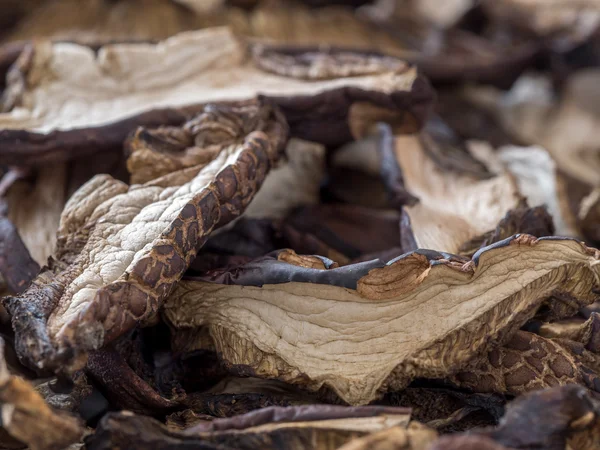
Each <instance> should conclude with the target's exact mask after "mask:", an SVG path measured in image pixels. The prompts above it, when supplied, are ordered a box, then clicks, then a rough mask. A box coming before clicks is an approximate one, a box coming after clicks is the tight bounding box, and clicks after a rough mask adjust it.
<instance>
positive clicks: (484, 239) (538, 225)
mask: <svg viewBox="0 0 600 450" xmlns="http://www.w3.org/2000/svg"><path fill="white" fill-rule="evenodd" d="M520 233H523V234H530V235H532V236H535V237H545V236H554V223H553V221H552V216H551V215H550V214H549V213H548V210H547V208H546V207H544V206H537V207H535V208H529V207H528V206H527V202H522V203H520V204H519V205H518V206H517V207H516V208H515V209H511V210H510V211H508V212H507V213H506V216H504V218H503V219H502V220H501V221H500V222H499V223H498V225H497V226H496V229H495V230H491V231H489V232H488V233H485V234H484V235H482V236H477V237H475V238H473V239H471V240H470V241H468V242H465V243H464V244H463V245H462V246H461V247H460V249H459V253H460V254H463V255H473V254H474V253H475V252H476V251H477V250H479V249H480V248H482V247H486V246H488V245H491V244H494V243H496V242H499V241H502V240H504V239H506V238H508V237H510V236H513V235H515V234H520Z"/></svg>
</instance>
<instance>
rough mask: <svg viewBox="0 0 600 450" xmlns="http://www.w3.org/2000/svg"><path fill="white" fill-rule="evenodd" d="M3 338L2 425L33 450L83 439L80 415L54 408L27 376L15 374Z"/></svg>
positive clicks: (0, 371)
mask: <svg viewBox="0 0 600 450" xmlns="http://www.w3.org/2000/svg"><path fill="white" fill-rule="evenodd" d="M4 346H5V343H4V340H3V339H1V338H0V405H1V406H0V414H1V415H2V428H3V429H4V430H6V431H7V432H8V433H9V434H10V435H11V436H12V437H14V438H15V439H18V440H19V441H21V442H23V443H25V444H27V445H28V446H29V448H31V449H32V450H55V449H61V448H64V447H66V446H68V445H70V444H73V443H76V442H79V440H80V439H81V438H82V437H83V433H84V428H83V423H82V422H81V420H80V419H78V418H76V417H75V416H72V415H70V414H68V413H66V412H64V411H58V410H53V409H52V408H50V407H49V406H48V405H47V404H46V402H44V399H43V398H42V396H41V395H40V394H39V393H38V392H36V391H35V389H34V388H33V386H31V385H30V384H29V383H28V382H27V381H25V380H24V379H23V378H21V377H18V376H15V375H11V374H10V373H9V371H8V367H7V365H6V360H5V359H4Z"/></svg>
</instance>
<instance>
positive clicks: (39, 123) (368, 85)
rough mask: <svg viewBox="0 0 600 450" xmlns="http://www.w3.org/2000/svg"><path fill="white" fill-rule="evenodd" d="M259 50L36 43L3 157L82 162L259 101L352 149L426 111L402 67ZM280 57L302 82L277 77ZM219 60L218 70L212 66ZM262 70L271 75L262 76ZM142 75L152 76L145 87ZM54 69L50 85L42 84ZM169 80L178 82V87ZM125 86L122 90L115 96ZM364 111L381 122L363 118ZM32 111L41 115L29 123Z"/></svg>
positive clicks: (428, 96)
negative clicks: (235, 104) (222, 107)
mask: <svg viewBox="0 0 600 450" xmlns="http://www.w3.org/2000/svg"><path fill="white" fill-rule="evenodd" d="M216 44H218V45H216ZM262 48H263V50H262V51H258V50H256V49H257V47H253V46H252V45H250V44H248V43H247V42H245V41H244V40H242V39H238V38H235V37H234V36H233V34H232V33H231V32H230V31H229V30H228V29H226V28H213V29H207V30H201V31H198V32H194V33H187V34H186V33H184V34H180V35H176V36H174V37H172V38H169V39H167V40H165V41H163V42H160V43H158V44H114V45H107V46H104V47H102V48H101V49H100V50H99V51H98V53H97V54H94V52H93V51H92V49H90V48H88V47H85V46H81V45H75V44H67V43H54V44H51V43H49V42H41V43H39V44H36V45H35V46H34V47H32V50H31V57H30V61H29V62H28V64H23V67H21V68H20V71H19V73H18V75H19V77H17V76H16V75H15V78H16V80H15V82H14V83H13V85H14V86H8V89H11V88H12V89H13V90H14V92H13V98H14V101H13V103H14V104H15V105H16V106H18V107H17V108H16V109H15V110H14V111H12V112H11V113H6V114H2V115H0V142H2V149H3V151H2V158H3V160H4V161H6V162H11V161H14V160H17V158H18V162H19V163H20V164H41V163H43V162H48V161H50V160H57V159H58V160H61V159H63V160H64V159H68V158H72V157H74V156H83V155H84V154H91V153H94V152H97V151H100V150H103V149H107V148H115V147H116V146H118V145H120V144H121V143H122V142H123V140H124V139H125V137H126V136H127V134H128V133H129V132H130V131H131V130H133V129H135V128H136V127H137V126H145V127H156V126H170V125H171V126H172V125H181V124H182V123H183V122H184V121H185V119H186V118H187V117H188V116H189V115H190V114H193V113H194V112H198V111H202V110H203V107H202V105H203V104H204V105H206V104H208V103H211V102H217V101H240V100H246V99H251V98H254V97H255V96H256V95H258V94H262V95H264V96H266V97H268V98H269V99H271V100H272V101H274V102H275V103H277V104H278V106H279V107H280V108H281V110H282V111H283V113H284V115H285V117H286V119H287V121H288V123H289V125H290V128H291V132H292V135H293V136H296V137H299V138H302V139H306V140H309V141H314V142H320V143H323V144H326V145H340V144H342V143H344V142H347V141H348V140H351V139H352V137H353V136H352V133H351V130H350V127H351V123H350V122H356V121H363V120H366V121H367V122H372V121H376V120H377V117H378V116H381V114H384V115H385V114H387V115H389V114H393V115H396V116H397V117H398V118H399V119H398V120H401V121H412V123H414V124H418V123H420V122H422V120H423V118H424V116H425V114H426V113H427V112H428V109H429V106H430V104H431V100H432V93H431V90H430V88H429V86H428V83H427V82H426V81H425V80H424V79H423V78H422V77H421V76H419V75H418V74H417V72H416V69H414V68H413V67H411V66H410V65H409V64H407V63H405V62H403V61H401V60H398V59H394V58H389V57H374V56H369V55H364V54H362V53H360V52H350V51H347V52H332V53H331V52H330V53H329V54H328V56H329V59H328V60H327V62H326V63H323V64H321V59H320V56H319V55H320V53H319V52H318V51H317V50H308V49H307V50H306V51H297V52H295V53H294V52H292V53H280V51H279V50H275V49H269V48H268V47H264V46H263V47H262ZM167 49H168V50H167ZM201 49H202V50H201ZM253 49H254V50H255V51H253ZM281 52H283V50H281ZM279 54H282V55H286V56H285V58H284V59H285V61H288V62H289V61H292V62H293V64H294V65H293V67H298V68H299V69H300V71H301V72H302V73H303V74H304V72H305V71H307V72H306V74H304V75H303V77H302V78H297V77H296V76H295V75H293V74H286V75H282V74H281V71H282V70H283V69H284V66H281V64H280V61H279V60H278V59H277V58H276V57H277V55H279ZM167 55H168V56H167ZM344 55H350V56H351V59H352V61H353V63H352V64H353V67H355V69H354V70H353V74H354V75H355V76H346V74H345V73H344V67H345V66H344V65H343V64H341V60H340V58H341V59H344V57H345V56H344ZM274 58H275V59H274ZM307 58H308V59H307ZM215 60H218V61H219V64H217V65H215V64H212V61H215ZM48 61H52V64H51V65H49V64H47V62H48ZM117 61H119V62H118V63H117ZM389 61H391V62H393V64H391V63H388V62H389ZM265 65H268V67H269V68H268V69H267V70H266V69H263V68H261V67H264V66H265ZM73 67H77V69H78V70H76V71H73ZM148 67H154V68H155V69H156V70H153V71H152V75H151V76H150V78H147V74H145V71H146V70H147V68H148ZM285 67H288V68H289V66H285ZM293 67H292V69H293ZM50 68H51V71H52V76H49V77H48V76H44V73H46V72H48V71H49V70H50ZM157 68H159V69H157ZM13 69H15V68H13ZM15 70H16V69H15ZM286 70H287V69H286ZM174 73H179V75H178V76H177V82H176V83H174V81H173V80H174V79H173V74H174ZM46 74H47V73H46ZM47 75H48V74H47ZM32 77H34V78H35V77H42V78H36V79H38V80H40V81H41V80H44V81H42V82H41V83H33V84H32V83H29V84H26V85H27V88H24V86H25V85H23V84H21V85H19V80H21V81H22V82H24V81H26V80H33V78H32ZM332 77H333V78H332ZM115 79H118V80H119V83H117V84H115V83H116V82H115ZM144 80H145V81H144ZM211 80H212V81H211ZM216 80H227V83H225V84H223V83H221V82H220V81H219V82H217V81H216ZM125 85H127V86H129V87H128V88H127V89H126V91H123V90H122V88H119V87H118V86H125ZM91 86H93V87H94V89H90V87H91ZM74 92H77V98H78V100H77V101H76V102H75V103H73V100H72V99H73V98H74V96H73V95H74ZM92 92H93V95H92V96H90V94H91V93H92ZM67 94H68V95H67ZM117 105H118V106H117ZM370 107H376V108H379V109H381V111H382V112H381V114H375V115H373V112H372V110H369V111H368V113H367V112H363V110H364V108H370ZM361 108H362V109H361ZM34 109H35V110H36V111H42V109H43V110H44V111H45V113H44V114H41V115H40V114H38V113H36V114H34V113H33V110H34ZM309 110H310V111H311V113H310V114H307V113H306V112H307V111H309ZM365 114H366V115H365ZM333 119H335V120H333ZM324 124H327V126H324ZM413 128H414V127H413Z"/></svg>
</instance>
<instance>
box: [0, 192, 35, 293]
mask: <svg viewBox="0 0 600 450" xmlns="http://www.w3.org/2000/svg"><path fill="white" fill-rule="evenodd" d="M7 209H8V208H7V205H6V202H5V201H4V200H3V199H1V198H0V274H1V275H2V278H3V279H4V282H5V283H6V285H7V287H8V289H9V290H10V292H12V293H15V294H18V293H20V292H22V291H23V290H25V288H26V287H27V286H28V285H29V283H31V280H33V279H34V278H35V276H36V275H37V273H38V272H39V271H40V266H39V264H38V263H37V262H36V261H35V260H34V259H33V258H32V257H31V254H30V253H29V250H27V247H26V246H25V243H24V242H23V240H22V239H21V236H20V235H19V231H18V230H17V228H16V227H15V225H14V224H13V223H12V222H11V221H10V219H9V218H8V217H7V213H6V210H7Z"/></svg>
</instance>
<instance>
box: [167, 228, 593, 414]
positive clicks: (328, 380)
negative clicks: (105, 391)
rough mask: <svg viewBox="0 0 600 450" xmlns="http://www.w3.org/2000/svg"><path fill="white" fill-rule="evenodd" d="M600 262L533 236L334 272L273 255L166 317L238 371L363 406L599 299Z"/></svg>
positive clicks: (180, 298) (212, 278) (232, 273)
mask: <svg viewBox="0 0 600 450" xmlns="http://www.w3.org/2000/svg"><path fill="white" fill-rule="evenodd" d="M597 259H598V255H597V253H596V252H595V251H594V250H591V249H589V248H586V247H585V246H583V245H582V244H581V243H579V242H577V241H573V240H561V239H548V238H541V239H539V240H536V239H535V238H533V237H531V236H527V235H522V236H518V237H515V238H509V239H506V240H504V241H501V242H499V243H497V244H494V245H492V246H489V247H485V248H483V249H481V250H480V251H479V252H477V253H476V254H475V256H474V258H473V260H471V261H470V262H466V260H464V259H462V258H457V257H452V256H451V255H447V254H440V253H437V252H432V251H417V252H414V253H408V254H405V255H402V256H400V257H398V258H396V259H394V260H392V261H390V262H389V263H387V264H384V263H382V262H381V261H377V260H374V261H370V262H365V263H359V264H356V265H349V266H344V267H340V268H332V269H328V270H318V269H311V268H307V267H298V266H295V265H291V264H285V263H283V262H282V261H277V260H273V259H265V260H263V261H257V262H254V263H249V264H248V265H247V266H244V265H242V266H240V267H238V268H235V269H232V270H225V271H222V273H219V271H215V272H210V273H208V274H207V276H205V277H204V278H200V279H202V281H192V280H184V281H182V282H181V283H179V284H178V286H177V288H176V289H175V291H174V293H173V294H172V295H171V296H170V297H169V299H168V300H167V302H166V304H165V315H166V317H167V318H168V319H169V321H170V322H171V323H172V324H173V326H174V327H176V328H180V329H184V330H185V329H187V328H192V327H200V326H208V327H209V330H210V333H211V336H212V338H213V340H214V342H215V345H216V347H217V350H218V351H219V352H220V353H221V354H222V357H223V359H224V360H225V361H227V363H228V364H229V365H230V366H231V367H232V369H233V370H235V369H236V367H239V368H240V369H239V370H241V371H243V370H247V369H243V368H244V367H246V368H248V369H250V371H251V373H255V374H256V375H257V376H261V377H269V378H279V379H282V380H284V381H286V382H290V383H296V384H301V385H305V386H307V387H309V388H311V389H313V390H315V389H319V388H321V387H322V386H326V387H328V388H331V389H333V390H334V391H335V392H336V393H337V394H338V395H339V396H340V397H341V398H342V399H343V400H345V401H347V402H349V403H351V404H365V403H368V402H370V401H372V400H373V399H375V398H376V397H377V396H378V395H379V394H380V393H381V392H383V391H387V390H390V389H399V388H401V387H404V386H405V385H406V384H407V383H408V382H409V381H410V380H411V379H413V378H414V377H419V376H421V377H440V376H447V375H449V374H451V373H454V372H456V371H457V370H459V369H460V368H461V367H462V366H464V364H466V363H467V362H468V361H469V360H471V359H472V358H473V357H475V356H476V355H477V354H478V353H479V352H482V351H484V350H485V349H486V347H488V346H489V345H491V344H492V343H494V342H496V343H497V342H500V341H502V340H503V339H504V338H505V337H507V336H508V335H510V333H512V332H514V331H516V330H517V329H518V328H519V327H520V326H521V325H523V324H524V323H525V322H526V321H527V320H528V319H529V318H531V317H533V315H534V314H535V312H536V310H537V309H538V307H539V306H541V305H542V304H543V303H544V300H545V299H547V298H548V297H549V296H550V295H551V294H553V293H555V292H558V291H561V292H568V295H570V296H571V297H572V298H575V299H577V301H579V302H581V305H582V306H583V305H585V304H588V303H590V302H592V301H594V298H595V297H596V296H595V294H593V293H592V290H593V289H594V288H595V287H596V285H597V276H598V267H599V266H598V263H597ZM533 260H535V261H536V269H535V270H532V269H531V266H530V262H531V261H533ZM509 268H510V270H508V269H509ZM449 311H452V313H451V314H449V313H448V312H449ZM375 324H377V325H376V326H375ZM384 355H385V356H384Z"/></svg>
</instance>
